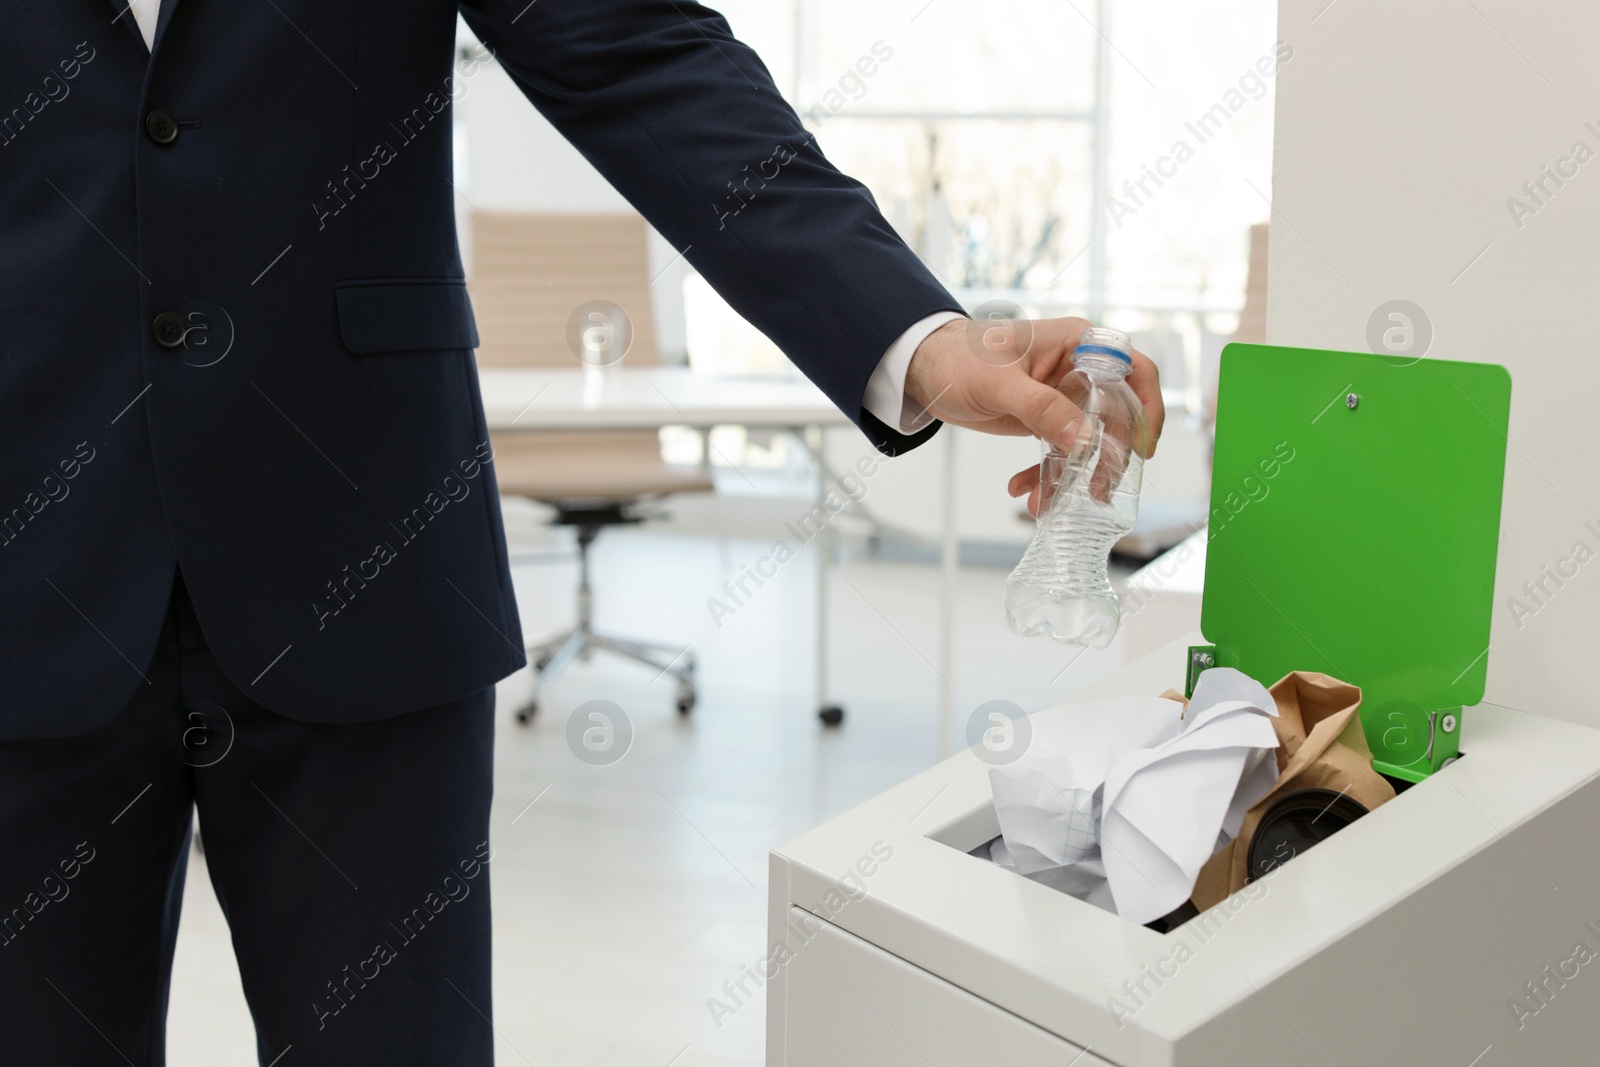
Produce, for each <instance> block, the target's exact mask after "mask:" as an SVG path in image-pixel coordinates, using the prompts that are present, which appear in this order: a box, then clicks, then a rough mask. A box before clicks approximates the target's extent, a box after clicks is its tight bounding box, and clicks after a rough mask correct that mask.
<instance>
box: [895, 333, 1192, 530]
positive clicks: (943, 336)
mask: <svg viewBox="0 0 1600 1067" xmlns="http://www.w3.org/2000/svg"><path fill="white" fill-rule="evenodd" d="M1090 325H1091V323H1089V322H1087V321H1085V320H1083V319H1041V320H1038V321H1031V320H1028V319H956V320H954V321H951V322H947V323H945V324H944V325H943V326H941V327H939V328H938V329H937V330H935V331H934V332H933V333H931V334H929V335H928V337H927V339H926V340H924V341H923V342H922V344H920V345H919V346H917V351H916V354H915V355H914V356H912V357H911V366H910V367H909V369H908V370H907V371H906V393H907V394H908V395H909V396H910V397H911V399H912V400H915V401H916V402H917V403H918V404H920V405H922V407H923V408H924V409H925V410H927V411H928V412H929V413H930V414H932V415H933V416H934V417H935V418H939V419H943V420H944V421H945V422H949V423H954V424H955V425H957V426H965V427H967V428H968V429H971V430H981V431H982V432H984V433H993V434H1004V435H1007V436H1013V437H1023V436H1033V437H1037V438H1040V439H1042V440H1044V441H1047V442H1049V443H1050V444H1052V445H1054V446H1055V447H1056V448H1059V449H1061V450H1062V451H1063V452H1065V451H1067V450H1069V449H1070V448H1071V445H1072V439H1073V438H1074V437H1075V436H1076V435H1077V432H1078V427H1079V425H1080V424H1081V419H1082V416H1083V412H1081V411H1079V410H1078V407H1077V405H1076V404H1074V403H1072V401H1070V400H1068V399H1067V398H1066V397H1065V396H1063V395H1062V394H1061V393H1060V392H1058V391H1057V389H1056V386H1057V385H1059V384H1060V383H1061V379H1063V378H1065V377H1066V376H1067V374H1068V373H1069V372H1070V371H1071V370H1072V358H1071V357H1072V349H1073V347H1074V346H1075V345H1077V343H1078V335H1079V334H1081V333H1082V332H1083V331H1084V330H1086V329H1088V328H1089V326H1090ZM1128 385H1129V386H1131V387H1132V388H1133V391H1134V394H1135V395H1136V396H1138V398H1139V400H1140V402H1141V403H1143V404H1144V410H1145V415H1146V417H1147V418H1148V419H1149V422H1150V447H1149V451H1148V452H1147V453H1146V455H1145V458H1146V459H1148V458H1149V457H1150V456H1152V455H1154V454H1155V450H1156V441H1157V440H1158V439H1159V438H1160V437H1161V425H1162V423H1163V422H1164V421H1165V419H1166V409H1165V408H1164V407H1163V406H1162V403H1161V379H1160V375H1159V374H1158V372H1157V371H1156V365H1155V364H1154V363H1152V362H1151V361H1150V358H1149V357H1148V356H1146V355H1144V354H1143V353H1141V352H1135V353H1134V354H1133V372H1132V373H1131V374H1129V375H1128ZM1008 488H1009V491H1010V493H1011V495H1012V496H1014V497H1015V496H1022V495H1023V494H1024V493H1026V494H1028V511H1029V512H1031V513H1032V514H1033V515H1035V516H1037V515H1038V514H1039V468H1038V466H1034V467H1030V468H1029V469H1028V470H1025V471H1022V472H1020V473H1018V474H1017V475H1016V476H1015V477H1013V478H1012V479H1011V484H1010V486H1009V487H1008Z"/></svg>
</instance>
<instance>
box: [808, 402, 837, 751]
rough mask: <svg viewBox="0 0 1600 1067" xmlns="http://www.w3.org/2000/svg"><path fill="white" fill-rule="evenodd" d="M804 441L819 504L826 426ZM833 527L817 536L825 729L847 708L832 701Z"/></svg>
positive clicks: (824, 484)
mask: <svg viewBox="0 0 1600 1067" xmlns="http://www.w3.org/2000/svg"><path fill="white" fill-rule="evenodd" d="M803 440H804V441H805V443H806V448H807V449H808V450H809V451H810V452H811V460H812V463H813V465H815V467H816V468H817V503H818V504H819V505H821V504H822V502H823V499H824V498H825V497H827V495H828V470H827V466H826V464H825V462H824V460H823V454H822V443H823V442H822V427H821V426H807V427H806V428H805V431H804V437H803ZM833 536H834V531H833V527H832V525H828V526H825V527H823V529H822V532H821V534H820V535H818V537H817V718H819V719H821V720H822V722H823V725H825V726H838V725H839V724H840V723H842V722H844V708H843V707H842V706H840V705H838V704H834V703H831V702H830V701H829V700H828V571H829V569H830V568H829V561H830V558H831V553H832V551H833Z"/></svg>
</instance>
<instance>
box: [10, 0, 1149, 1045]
mask: <svg viewBox="0 0 1600 1067" xmlns="http://www.w3.org/2000/svg"><path fill="white" fill-rule="evenodd" d="M459 11H460V14H462V15H464V16H465V18H466V20H467V22H468V23H469V24H470V25H471V27H472V28H473V30H474V31H475V32H476V33H477V34H478V35H479V36H480V37H481V38H482V39H483V41H484V42H485V43H486V44H487V45H488V47H489V48H490V49H492V50H493V53H494V55H495V57H496V59H497V61H498V62H499V63H501V64H502V65H503V66H504V68H505V69H506V70H507V71H508V72H509V73H510V75H511V76H512V78H513V79H514V80H515V81H516V83H517V84H518V86H519V87H520V88H521V89H522V90H523V92H524V93H526V95H527V96H528V98H529V99H530V100H531V101H532V102H533V104H534V105H535V106H536V107H538V108H539V109H540V111H542V112H543V113H544V114H545V116H546V117H548V118H549V120H550V121H551V122H552V123H554V124H555V126H556V127H557V128H558V129H560V130H561V132H562V133H563V134H564V135H565V136H567V137H568V138H569V139H570V140H571V141H572V142H573V143H574V144H575V145H576V146H577V147H578V148H579V150H580V151H582V152H583V154H584V155H585V156H586V157H587V158H588V159H589V160H591V161H592V162H593V163H594V164H595V166H596V167H598V168H599V170H600V171H601V172H602V173H603V174H604V175H605V176H606V177H607V178H608V179H609V180H610V181H611V182H612V183H613V184H614V185H615V186H616V187H617V188H618V189H619V190H621V191H622V193H623V194H624V195H626V196H627V197H628V198H629V199H630V200H631V201H632V202H633V203H634V204H635V205H636V206H637V207H638V208H639V210H640V211H641V212H643V213H644V215H645V216H646V217H647V218H648V219H649V220H650V221H651V222H652V223H653V224H654V225H655V226H656V228H657V229H658V230H659V231H660V232H661V233H662V234H663V235H665V237H666V238H667V239H668V240H669V241H671V242H672V243H673V245H674V246H675V247H677V248H685V249H689V252H688V258H689V260H690V261H691V262H692V263H693V264H694V266H695V267H696V268H697V269H698V270H699V271H700V272H701V273H702V274H703V275H705V277H706V278H707V279H709V280H710V281H711V283H712V284H713V285H715V286H716V287H717V288H718V289H719V290H720V291H721V292H722V293H723V294H724V295H725V296H726V297H727V298H728V300H729V301H730V302H731V303H732V304H733V306H734V307H735V308H737V309H738V310H739V311H740V312H741V313H742V314H743V315H744V316H745V317H746V318H748V319H749V320H750V321H751V322H753V323H755V324H756V325H757V326H758V327H760V328H761V329H762V330H763V331H765V332H766V333H767V334H768V335H769V336H771V337H772V338H773V339H774V340H775V341H777V343H778V344H779V345H780V346H781V347H782V348H783V349H784V351H785V352H787V353H788V354H789V356H790V357H791V358H792V359H793V360H794V361H795V362H796V363H797V364H798V365H799V366H800V367H801V368H802V369H803V370H804V371H805V372H806V373H807V374H808V375H809V376H810V377H811V379H812V380H813V381H815V382H816V383H817V384H818V385H819V386H820V387H821V388H822V389H823V390H824V391H825V392H826V393H827V394H828V395H829V396H830V397H831V398H832V399H833V400H834V401H835V402H836V403H837V404H838V405H839V406H840V407H841V408H842V409H843V410H844V411H846V412H847V413H849V414H850V415H851V416H852V417H853V418H854V419H855V420H856V421H857V422H858V424H859V425H860V427H861V429H862V430H863V432H865V433H866V434H867V435H868V437H869V438H871V439H872V441H873V442H874V443H875V444H876V445H877V446H878V447H879V448H880V449H881V450H882V451H884V452H885V453H888V454H895V453H897V452H900V451H903V450H905V449H908V448H911V447H914V446H915V445H917V444H919V443H920V442H921V441H923V440H925V439H926V438H927V437H928V436H930V435H931V434H932V433H933V432H934V430H935V429H936V424H935V423H933V421H932V420H933V418H934V416H937V417H938V418H940V419H942V420H944V421H953V422H956V423H959V424H962V425H968V426H975V427H978V428H980V429H986V430H990V431H992V432H1001V433H1033V434H1035V435H1037V436H1040V437H1044V438H1046V439H1049V440H1051V441H1053V442H1055V443H1058V444H1063V443H1065V442H1066V440H1068V439H1069V438H1070V436H1071V432H1072V431H1071V423H1072V419H1073V418H1074V416H1075V415H1076V414H1077V412H1076V411H1075V409H1073V408H1072V406H1071V404H1070V403H1068V402H1067V401H1066V400H1065V399H1064V398H1063V397H1061V396H1060V395H1059V394H1058V393H1056V391H1055V390H1054V389H1053V388H1052V385H1053V384H1054V382H1055V381H1057V380H1059V378H1060V377H1061V375H1062V373H1063V372H1064V370H1065V369H1066V368H1065V354H1066V353H1067V352H1068V351H1070V348H1071V344H1072V341H1073V339H1074V338H1075V337H1076V336H1077V333H1078V332H1079V331H1080V330H1081V329H1082V327H1083V326H1084V325H1085V324H1084V323H1083V322H1082V321H1081V320H1056V321H1052V322H1042V323H1037V324H1035V328H1034V330H1033V332H1032V339H1031V343H1030V344H1028V345H1026V346H1023V345H1021V344H1020V343H1018V342H1015V341H1007V340H1005V339H1004V338H1002V340H1001V343H1000V344H999V345H998V346H995V345H991V346H989V347H988V348H975V347H973V346H972V345H970V344H969V343H968V337H967V328H968V325H969V324H967V323H965V322H964V321H962V320H961V319H960V318H959V314H960V307H959V305H958V304H957V303H956V302H955V300H954V299H953V298H952V297H951V296H950V295H949V293H947V292H946V291H945V289H944V288H943V286H941V285H940V284H939V283H938V282H937V281H936V280H935V279H934V278H933V277H932V276H931V275H930V274H929V273H928V272H927V271H926V270H925V269H924V268H923V267H922V265H921V264H920V263H919V262H918V261H917V259H916V258H915V256H913V255H912V254H911V253H910V252H909V251H908V250H907V249H906V248H905V247H904V245H903V244H902V243H901V242H900V241H899V240H898V239H897V238H896V236H895V234H894V232H893V231H892V230H891V229H890V227H889V226H888V225H887V224H886V223H885V222H884V220H883V219H882V218H881V217H880V215H879V214H878V212H877V210H876V208H875V206H874V205H873V203H872V201H871V198H870V197H869V196H868V195H867V194H866V192H865V190H864V189H863V188H862V187H861V186H860V185H859V184H857V183H855V182H853V181H851V180H850V179H848V178H846V177H844V176H842V175H841V174H839V173H838V172H837V171H836V170H834V169H833V168H832V167H831V166H830V165H829V164H828V162H827V160H826V159H825V158H824V157H823V156H822V154H821V153H820V152H819V151H818V149H817V147H816V145H815V144H814V142H813V141H812V139H811V138H810V136H809V135H808V134H807V133H806V132H805V130H804V128H803V126H802V125H801V124H800V122H799V120H798V119H797V117H796V116H795V114H794V112H793V111H792V110H791V109H790V108H789V107H788V106H787V105H786V104H785V103H784V101H783V99H782V98H781V96H780V95H779V93H778V92H777V90H776V89H775V88H774V86H773V84H772V80H771V78H770V76H769V75H768V73H767V71H766V69H765V68H764V67H763V66H762V65H761V63H760V61H759V60H758V59H757V58H756V56H755V55H754V53H752V52H751V51H750V50H749V49H748V48H746V47H745V46H743V45H741V44H740V43H739V42H738V41H737V40H735V39H734V37H733V36H732V35H731V33H730V32H729V30H728V27H727V24H726V23H725V22H724V21H723V20H722V18H721V17H720V16H718V15H716V14H715V13H713V12H711V11H709V10H707V9H706V8H704V7H701V6H699V5H697V4H694V3H692V2H689V0H587V2H579V0H538V2H537V3H531V2H528V0H461V2H460V3H459ZM457 13H458V3H457V0H407V2H403V3H401V2H396V0H267V2H264V3H249V4H245V3H237V2H230V3H223V2H221V0H133V2H132V3H131V4H129V3H126V2H125V0H52V2H50V3H48V4H42V3H41V4H11V5H7V8H6V11H5V12H4V16H3V17H4V19H5V22H6V27H5V30H6V32H5V34H4V35H3V36H0V236H3V241H0V278H3V282H0V427H4V430H3V433H4V457H5V458H4V463H3V469H0V603H3V604H4V605H5V606H6V608H7V610H6V612H5V613H4V616H3V618H0V641H3V645H0V648H3V653H0V855H3V857H4V862H3V863H0V1005H3V1007H0V1049H3V1050H4V1052H3V1053H0V1059H3V1060H4V1062H5V1063H6V1064H7V1065H32V1064H50V1065H57V1064H73V1065H91V1064H118V1063H127V1064H140V1065H147V1064H160V1063H161V1062H162V1061H163V1058H164V1052H163V1041H164V1039H163V1028H164V1021H165V1009H166V998H167V977H168V973H169V970H170V964H171V959H172V951H173V940H174V936H175V933H176V930H177V921H178V907H179V902H180V900H181V898H182V890H183V877H184V871H185V857H186V852H187V846H188V840H189V827H190V822H191V818H192V813H193V811H194V810H195V809H198V812H199V818H200V822H201V825H202V828H203V830H204V837H205V841H206V845H207V859H208V864H207V866H208V869H209V871H210V873H211V877H212V880H213V884H214V886H215V889H216V891H217V895H218V898H219V900H220V901H221V903H222V906H223V909H224V911H225V912H226V914H227V917H228V921H229V924H230V927H231V929H232V934H233V943H234V949H235V953H236V955H237V957H238V960H239V964H240V968H241V971H242V974H243V979H244V988H245V993H246V996H247V997H248V999H249V1003H250V1008H251V1012H252V1014H253V1016H254V1019H255V1023H256V1028H257V1034H258V1053H259V1056H260V1058H261V1062H262V1063H264V1064H266V1063H275V1062H278V1061H279V1059H280V1058H281V1057H286V1056H287V1057H289V1058H283V1059H282V1062H283V1063H284V1064H285V1065H286V1067H288V1065H304V1064H367V1063H371V1064H379V1063H381V1064H386V1065H392V1064H452V1065H463V1064H466V1065H470V1064H486V1063H489V1062H490V1061H491V1057H492V1048H491V1043H492V1036H493V1031H492V1029H491V1027H490V1024H489V1017H490V988H489V983H490V968H489V878H488V875H487V871H488V866H489V864H490V861H491V852H490V849H489V845H488V814H489V801H490V789H491V786H490V776H491V747H492V738H493V685H494V683H495V681H496V680H497V679H499V678H502V677H504V676H505V675H507V674H509V673H510V672H512V671H514V670H517V669H518V668H520V667H521V666H522V665H523V664H524V662H525V659H524V655H523V648H522V637H521V633H520V630H519V628H518V622H517V612H516V606H515V604H514V602H513V598H512V590H511V580H510V575H509V568H508V564H507V558H506V551H505V545H504V536H503V532H502V528H501V522H500V513H499V505H498V499H497V495H496V492H495V476H494V465H493V457H492V455H491V454H490V452H489V450H488V447H487V441H488V434H487V431H486V429H485V424H484V416H483V410H482V406H481V403H480V401H479V397H478V388H477V380H476V376H475V370H474V365H473V358H472V351H471V350H472V348H473V347H474V346H475V344H476V343H477V335H476V330H475V327H474V324H473V318H472V311H471V307H470V305H469V303H468V300H467V295H466V289H465V287H464V284H463V281H462V267H461V262H460V258H459V255H458V252H457V247H456V234H455V225H454V217H453V199H452V197H453V193H452V188H453V187H452V185H451V177H452V176H451V151H450V142H451V137H450V130H449V126H450V113H449V107H450V102H451V100H452V99H453V98H454V96H455V94H456V91H457V86H456V82H455V79H454V77H453V73H452V72H453V66H452V63H453V55H454V41H455V27H456V19H457ZM780 148H781V149H782V150H783V152H784V153H785V162H784V165H783V166H782V168H781V170H780V173H779V175H778V176H777V177H775V178H772V179H771V180H770V181H769V182H767V183H766V184H765V186H764V187H763V188H762V189H761V191H760V196H759V197H755V198H753V199H750V200H749V201H748V202H747V201H745V200H744V199H743V198H741V199H740V205H741V206H740V210H739V211H738V213H737V216H736V217H732V218H730V217H729V214H730V213H729V212H728V211H727V210H725V208H724V207H723V206H722V205H723V204H724V202H725V200H726V198H727V196H728V195H729V190H730V188H731V189H735V190H736V191H737V188H738V186H737V185H736V184H735V183H738V182H743V181H745V180H746V174H747V168H748V167H749V166H751V165H752V164H759V163H760V162H761V161H764V160H769V159H771V158H773V155H774V153H775V152H776V151H778V150H779V149H780ZM1008 346H1009V347H1008ZM993 353H998V354H999V355H1000V357H1001V358H994V355H993ZM1134 382H1135V385H1136V387H1137V388H1138V389H1139V391H1140V392H1141V395H1142V396H1143V397H1144V399H1145V401H1146V404H1147V406H1148V407H1149V408H1150V409H1151V415H1152V420H1153V421H1154V422H1155V424H1156V425H1157V427H1159V420H1160V396H1159V390H1158V389H1157V386H1156V380H1155V373H1154V368H1153V367H1152V366H1151V365H1150V364H1149V361H1148V360H1144V359H1143V358H1142V357H1141V358H1140V362H1139V365H1138V367H1137V368H1136V372H1135V376H1134ZM1036 482H1037V472H1036V471H1035V472H1025V473H1024V474H1023V475H1019V476H1018V479H1017V480H1016V481H1014V483H1013V490H1014V491H1016V492H1018V493H1020V492H1024V491H1027V490H1028V489H1030V488H1032V487H1033V486H1034V484H1035V483H1036ZM291 1048H292V1053H290V1052H289V1051H288V1050H290V1049H291Z"/></svg>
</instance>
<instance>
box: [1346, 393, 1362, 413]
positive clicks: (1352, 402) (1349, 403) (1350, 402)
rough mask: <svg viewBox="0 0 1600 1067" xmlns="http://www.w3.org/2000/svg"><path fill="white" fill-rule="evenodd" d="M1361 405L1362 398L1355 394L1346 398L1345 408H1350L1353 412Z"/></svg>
mask: <svg viewBox="0 0 1600 1067" xmlns="http://www.w3.org/2000/svg"><path fill="white" fill-rule="evenodd" d="M1359 403H1361V397H1360V396H1358V395H1357V394H1355V393H1351V394H1350V395H1349V396H1347V397H1345V398H1344V406H1345V407H1347V408H1349V409H1350V410H1351V411H1354V410H1355V409H1356V405H1357V404H1359Z"/></svg>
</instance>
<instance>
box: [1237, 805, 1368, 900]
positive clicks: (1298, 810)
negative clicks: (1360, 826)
mask: <svg viewBox="0 0 1600 1067" xmlns="http://www.w3.org/2000/svg"><path fill="white" fill-rule="evenodd" d="M1366 813H1367V809H1366V807H1365V806H1363V805H1362V804H1361V802H1360V801H1356V800H1351V799H1350V798H1349V797H1347V796H1345V795H1344V794H1343V793H1336V792H1334V791H1333V790H1332V789H1296V790H1294V791H1292V792H1289V793H1285V794H1284V795H1283V796H1281V797H1279V798H1278V799H1277V800H1275V801H1273V802H1272V806H1271V807H1270V808H1268V809H1267V813H1266V814H1265V815H1263V816H1262V817H1261V822H1260V823H1259V824H1258V825H1257V826H1256V832H1255V836H1254V837H1252V838H1251V839H1250V857H1249V866H1248V867H1247V869H1246V876H1247V877H1248V878H1249V880H1250V881H1255V880H1256V879H1257V878H1260V877H1262V876H1263V875H1266V874H1267V873H1269V872H1270V871H1271V870H1272V869H1273V868H1274V867H1277V866H1279V865H1280V864H1282V863H1285V862H1287V861H1289V860H1292V859H1294V858H1295V857H1296V856H1298V855H1299V854H1300V853H1302V852H1304V851H1305V850H1306V849H1308V848H1310V847H1311V846H1312V845H1315V844H1317V843H1318V842H1320V841H1324V840H1326V839H1327V838H1328V837H1330V836H1331V835H1332V834H1334V833H1336V832H1337V831H1339V830H1342V829H1344V828H1345V827H1346V826H1349V825H1350V824H1351V823H1353V822H1355V821H1356V820H1357V819H1359V818H1361V816H1363V815H1365V814H1366Z"/></svg>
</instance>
